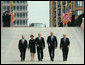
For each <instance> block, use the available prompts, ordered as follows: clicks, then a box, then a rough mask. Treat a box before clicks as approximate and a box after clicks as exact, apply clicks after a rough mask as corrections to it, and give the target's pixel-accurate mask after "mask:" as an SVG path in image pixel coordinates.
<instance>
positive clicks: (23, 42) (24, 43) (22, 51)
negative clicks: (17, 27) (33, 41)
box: [18, 35, 27, 61]
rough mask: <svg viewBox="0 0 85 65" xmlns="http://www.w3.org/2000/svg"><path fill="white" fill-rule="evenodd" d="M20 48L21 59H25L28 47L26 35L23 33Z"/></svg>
mask: <svg viewBox="0 0 85 65" xmlns="http://www.w3.org/2000/svg"><path fill="white" fill-rule="evenodd" d="M18 48H19V51H20V57H21V61H25V53H26V48H27V40H25V39H24V35H22V39H20V40H19V45H18Z"/></svg>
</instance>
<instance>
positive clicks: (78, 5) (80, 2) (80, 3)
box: [75, 1, 83, 7]
mask: <svg viewBox="0 0 85 65" xmlns="http://www.w3.org/2000/svg"><path fill="white" fill-rule="evenodd" d="M82 4H83V3H82V1H76V2H75V6H76V7H81V6H82Z"/></svg>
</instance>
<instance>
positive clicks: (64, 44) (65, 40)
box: [60, 34, 70, 61]
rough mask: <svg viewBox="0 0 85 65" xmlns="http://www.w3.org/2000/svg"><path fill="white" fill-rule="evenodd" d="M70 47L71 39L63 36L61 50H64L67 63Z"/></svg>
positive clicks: (64, 58)
mask: <svg viewBox="0 0 85 65" xmlns="http://www.w3.org/2000/svg"><path fill="white" fill-rule="evenodd" d="M69 45H70V41H69V38H67V37H66V34H63V38H61V42H60V49H62V52H63V61H67V57H68V51H69Z"/></svg>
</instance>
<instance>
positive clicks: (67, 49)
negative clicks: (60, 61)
mask: <svg viewBox="0 0 85 65" xmlns="http://www.w3.org/2000/svg"><path fill="white" fill-rule="evenodd" d="M68 51H69V48H66V60H67V58H68Z"/></svg>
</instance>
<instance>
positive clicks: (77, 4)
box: [71, 1, 84, 19]
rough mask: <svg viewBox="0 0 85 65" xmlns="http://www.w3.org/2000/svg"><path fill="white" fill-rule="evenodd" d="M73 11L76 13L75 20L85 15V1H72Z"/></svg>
mask: <svg viewBox="0 0 85 65" xmlns="http://www.w3.org/2000/svg"><path fill="white" fill-rule="evenodd" d="M71 4H72V11H74V12H75V19H76V18H78V16H79V15H81V14H82V13H84V1H71Z"/></svg>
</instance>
